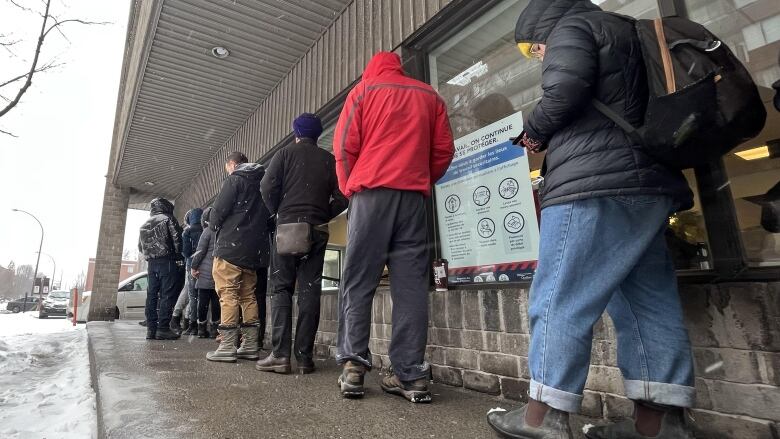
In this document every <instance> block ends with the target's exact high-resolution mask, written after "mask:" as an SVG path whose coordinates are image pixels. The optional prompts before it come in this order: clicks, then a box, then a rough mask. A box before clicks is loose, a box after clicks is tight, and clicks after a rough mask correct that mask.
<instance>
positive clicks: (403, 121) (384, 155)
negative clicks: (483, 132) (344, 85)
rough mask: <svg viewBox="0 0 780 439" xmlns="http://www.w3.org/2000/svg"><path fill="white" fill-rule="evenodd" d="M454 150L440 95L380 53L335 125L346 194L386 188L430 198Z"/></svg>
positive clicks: (388, 54) (393, 58)
mask: <svg viewBox="0 0 780 439" xmlns="http://www.w3.org/2000/svg"><path fill="white" fill-rule="evenodd" d="M454 151H455V147H454V144H453V141H452V131H451V130H450V122H449V118H448V116H447V107H446V105H445V103H444V101H443V100H442V98H441V97H440V96H439V94H438V93H436V91H435V90H434V89H433V88H432V87H431V86H430V85H428V84H425V83H423V82H420V81H417V80H415V79H412V78H409V77H407V76H406V75H404V72H403V69H402V68H401V59H400V57H399V56H398V55H397V54H395V53H391V52H379V53H378V54H376V55H375V56H374V57H373V58H372V59H371V61H369V63H368V65H367V66H366V70H365V72H363V79H362V80H361V81H360V83H358V84H357V85H356V86H355V88H354V89H352V91H351V92H350V93H349V95H348V96H347V101H346V102H345V103H344V109H343V110H342V111H341V116H340V117H339V121H338V124H337V125H336V131H335V133H334V139H333V152H334V154H335V156H336V174H337V175H338V179H339V188H340V189H341V192H342V193H343V194H344V195H346V196H347V197H350V196H351V195H352V194H354V193H356V192H360V191H362V190H364V189H372V188H379V187H383V188H390V189H400V190H408V191H417V192H421V193H423V194H425V195H426V196H429V195H430V193H431V185H432V184H433V183H435V182H436V181H437V180H439V179H440V178H441V177H442V176H443V175H444V173H445V172H446V171H447V168H448V167H449V165H450V162H451V161H452V156H453V153H454Z"/></svg>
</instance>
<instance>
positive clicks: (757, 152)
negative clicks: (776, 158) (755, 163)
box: [734, 145, 769, 160]
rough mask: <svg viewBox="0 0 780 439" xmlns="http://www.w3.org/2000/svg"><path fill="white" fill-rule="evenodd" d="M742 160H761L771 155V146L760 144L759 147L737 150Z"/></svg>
mask: <svg viewBox="0 0 780 439" xmlns="http://www.w3.org/2000/svg"><path fill="white" fill-rule="evenodd" d="M734 154H736V155H737V156H739V158H741V159H742V160H759V159H765V158H767V157H769V146H767V145H764V146H759V147H758V148H752V149H746V150H744V151H739V152H735V153H734Z"/></svg>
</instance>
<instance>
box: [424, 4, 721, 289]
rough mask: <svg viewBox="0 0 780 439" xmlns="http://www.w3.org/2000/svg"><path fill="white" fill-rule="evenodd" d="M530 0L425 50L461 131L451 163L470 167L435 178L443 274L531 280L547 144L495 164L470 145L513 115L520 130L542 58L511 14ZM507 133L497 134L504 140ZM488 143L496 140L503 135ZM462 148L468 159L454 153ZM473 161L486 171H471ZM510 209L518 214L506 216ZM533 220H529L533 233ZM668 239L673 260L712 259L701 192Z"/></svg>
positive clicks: (622, 7)
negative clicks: (520, 35)
mask: <svg viewBox="0 0 780 439" xmlns="http://www.w3.org/2000/svg"><path fill="white" fill-rule="evenodd" d="M593 2H594V3H595V4H598V5H599V6H600V7H601V8H603V9H604V10H607V11H613V12H617V13H621V14H625V15H630V16H632V17H635V18H655V17H658V14H659V11H658V4H657V2H656V1H655V0H635V1H626V0H594V1H593ZM527 4H528V1H527V0H506V1H503V2H500V3H497V5H496V6H495V7H494V8H492V9H491V10H489V11H488V12H487V13H485V14H483V15H481V16H480V17H479V18H477V19H475V20H474V21H473V22H472V23H470V24H469V25H468V26H466V27H465V28H464V29H462V30H460V31H458V32H457V33H456V34H454V35H450V36H448V37H447V38H446V39H445V40H443V41H440V42H439V43H437V44H435V45H434V47H433V48H432V49H430V50H429V52H428V66H429V69H430V71H429V74H430V78H431V85H433V87H434V88H436V89H437V90H438V92H439V94H441V96H442V97H443V98H444V100H445V102H447V105H448V110H449V116H450V124H451V126H452V130H453V135H454V137H455V138H456V139H458V140H456V148H458V151H457V152H456V158H455V161H454V162H453V166H452V167H451V168H450V171H452V170H453V168H455V170H457V171H459V172H461V173H463V172H465V173H466V175H467V177H466V178H464V179H463V180H465V183H464V184H463V185H461V187H459V188H458V187H456V188H452V186H454V185H451V184H450V181H451V180H448V177H447V176H445V178H444V179H443V184H442V182H441V181H440V182H439V183H438V184H437V187H436V211H437V226H438V235H439V239H440V243H441V256H442V257H444V258H446V259H447V260H448V262H449V269H450V270H449V280H450V283H456V284H457V283H469V282H477V283H478V282H491V281H493V282H501V281H517V280H528V279H530V278H531V277H532V275H533V271H534V267H535V263H534V259H536V257H537V254H538V253H536V252H537V251H538V223H537V217H536V215H535V214H534V210H535V206H534V205H532V204H530V203H532V202H533V201H530V200H534V198H535V196H534V194H533V192H532V189H531V181H532V180H533V179H534V178H536V177H538V176H539V173H540V169H541V166H542V161H543V159H544V154H537V155H532V156H529V157H523V158H518V159H517V161H518V162H522V163H520V164H518V165H517V166H513V167H508V168H504V169H498V170H496V171H495V172H494V173H492V174H491V173H490V172H491V171H490V170H487V171H484V169H480V168H479V167H480V166H481V165H484V161H485V160H490V159H491V157H490V156H487V157H485V156H483V157H482V158H480V156H476V157H475V156H474V155H470V154H471V153H472V150H474V149H478V148H479V147H480V145H482V143H483V142H482V141H483V137H484V136H490V135H493V134H494V132H495V131H496V130H501V129H503V128H504V127H506V126H508V124H509V123H511V124H512V125H513V126H512V128H513V129H512V133H511V135H513V136H516V135H517V134H519V133H520V131H521V129H522V121H523V115H524V114H527V113H528V112H530V111H531V110H533V108H534V106H535V105H536V103H537V102H538V101H539V99H540V98H541V96H542V90H541V74H542V72H541V64H540V63H538V62H533V61H528V60H525V59H523V58H521V56H520V54H519V53H518V51H517V47H516V45H515V41H514V27H515V22H516V20H517V17H518V16H519V15H520V13H521V12H522V10H523V9H524V8H525V7H526V5H527ZM508 137H509V136H504V137H499V138H498V139H497V140H498V141H499V142H500V141H506V140H508ZM488 140H490V139H488ZM496 145H497V146H496ZM491 146H496V147H497V148H498V149H500V143H499V144H493V145H488V147H491ZM479 152H481V151H479ZM488 152H490V151H488ZM462 154H466V155H467V156H468V158H469V159H472V163H469V164H466V165H462V164H460V163H458V161H459V159H461V158H462ZM474 160H476V163H474ZM464 166H465V167H467V169H466V170H463V167H464ZM475 166H476V168H477V170H478V171H484V172H482V173H480V172H470V170H471V169H474V167H475ZM521 169H522V172H520V170H521ZM502 172H503V173H502ZM486 174H487V175H486ZM496 174H498V175H497V176H496ZM505 174H506V175H505ZM460 175H463V174H460ZM450 177H452V176H450ZM509 177H512V178H514V179H515V180H516V181H517V189H515V188H514V187H513V188H512V190H511V191H510V192H509V193H512V192H513V191H515V190H517V191H518V194H519V195H520V196H521V197H520V198H522V199H521V201H520V202H519V203H518V204H515V205H511V206H509V208H506V207H507V203H506V200H505V199H503V198H502V194H506V193H507V192H506V191H507V190H508V189H507V188H506V187H503V188H502V184H503V182H504V181H505V179H506V178H509ZM686 178H687V179H688V181H689V183H690V185H691V187H692V188H693V189H694V191H695V190H696V186H697V184H696V178H695V176H694V174H693V172H692V171H689V172H686ZM504 186H506V185H504ZM485 200H489V201H487V202H486V201H485ZM496 202H498V204H497V205H495V204H492V203H496ZM481 203H485V205H484V207H483V206H482V204H481ZM516 207H518V208H516ZM512 213H517V214H518V215H516V217H513V218H509V219H508V220H507V221H505V220H506V219H507V218H508V217H509V216H511V214H512ZM513 220H514V221H513ZM521 223H522V227H524V230H525V231H527V232H528V233H527V234H526V235H524V236H523V237H522V239H517V237H516V236H515V235H513V234H512V233H510V231H513V230H517V227H520V224H521ZM532 228H536V230H535V231H533V233H532V230H531V229H532ZM491 233H492V234H491ZM493 236H498V239H494V238H493ZM519 241H521V242H522V244H523V245H519V243H518V242H519ZM667 241H668V242H669V245H670V249H671V252H672V256H673V258H674V260H675V264H676V266H677V268H678V269H709V268H711V264H712V262H711V257H710V251H709V242H708V238H707V232H706V227H705V225H704V218H703V215H702V210H701V206H700V203H699V200H698V197H697V198H696V206H695V207H694V208H693V209H692V210H690V211H688V212H684V213H681V214H678V215H675V216H674V217H673V218H671V219H670V223H669V230H668V231H667ZM491 243H494V244H493V245H491Z"/></svg>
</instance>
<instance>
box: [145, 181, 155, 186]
mask: <svg viewBox="0 0 780 439" xmlns="http://www.w3.org/2000/svg"><path fill="white" fill-rule="evenodd" d="M144 184H145V185H147V186H154V182H153V181H145V182H144Z"/></svg>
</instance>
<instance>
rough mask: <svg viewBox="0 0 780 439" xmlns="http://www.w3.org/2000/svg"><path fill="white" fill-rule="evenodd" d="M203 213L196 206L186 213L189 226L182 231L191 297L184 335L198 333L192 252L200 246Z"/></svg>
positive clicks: (188, 288) (185, 217) (188, 294)
mask: <svg viewBox="0 0 780 439" xmlns="http://www.w3.org/2000/svg"><path fill="white" fill-rule="evenodd" d="M202 215H203V209H201V208H199V207H196V208H194V209H190V211H189V212H187V214H186V215H184V222H185V223H186V224H187V226H186V227H185V228H184V233H182V251H181V253H182V255H184V261H185V272H186V273H187V277H186V286H185V289H186V290H187V296H188V297H189V306H188V308H187V311H188V312H187V319H188V320H189V326H188V327H187V329H186V330H185V331H184V333H183V334H184V335H195V334H197V333H198V323H197V322H198V309H199V306H198V289H197V288H196V287H195V282H196V279H195V278H194V277H192V273H191V271H192V270H191V269H192V254H193V253H195V250H196V249H197V248H198V241H199V240H200V235H201V234H202V233H203V226H201V225H200V220H201V216H202Z"/></svg>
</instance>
